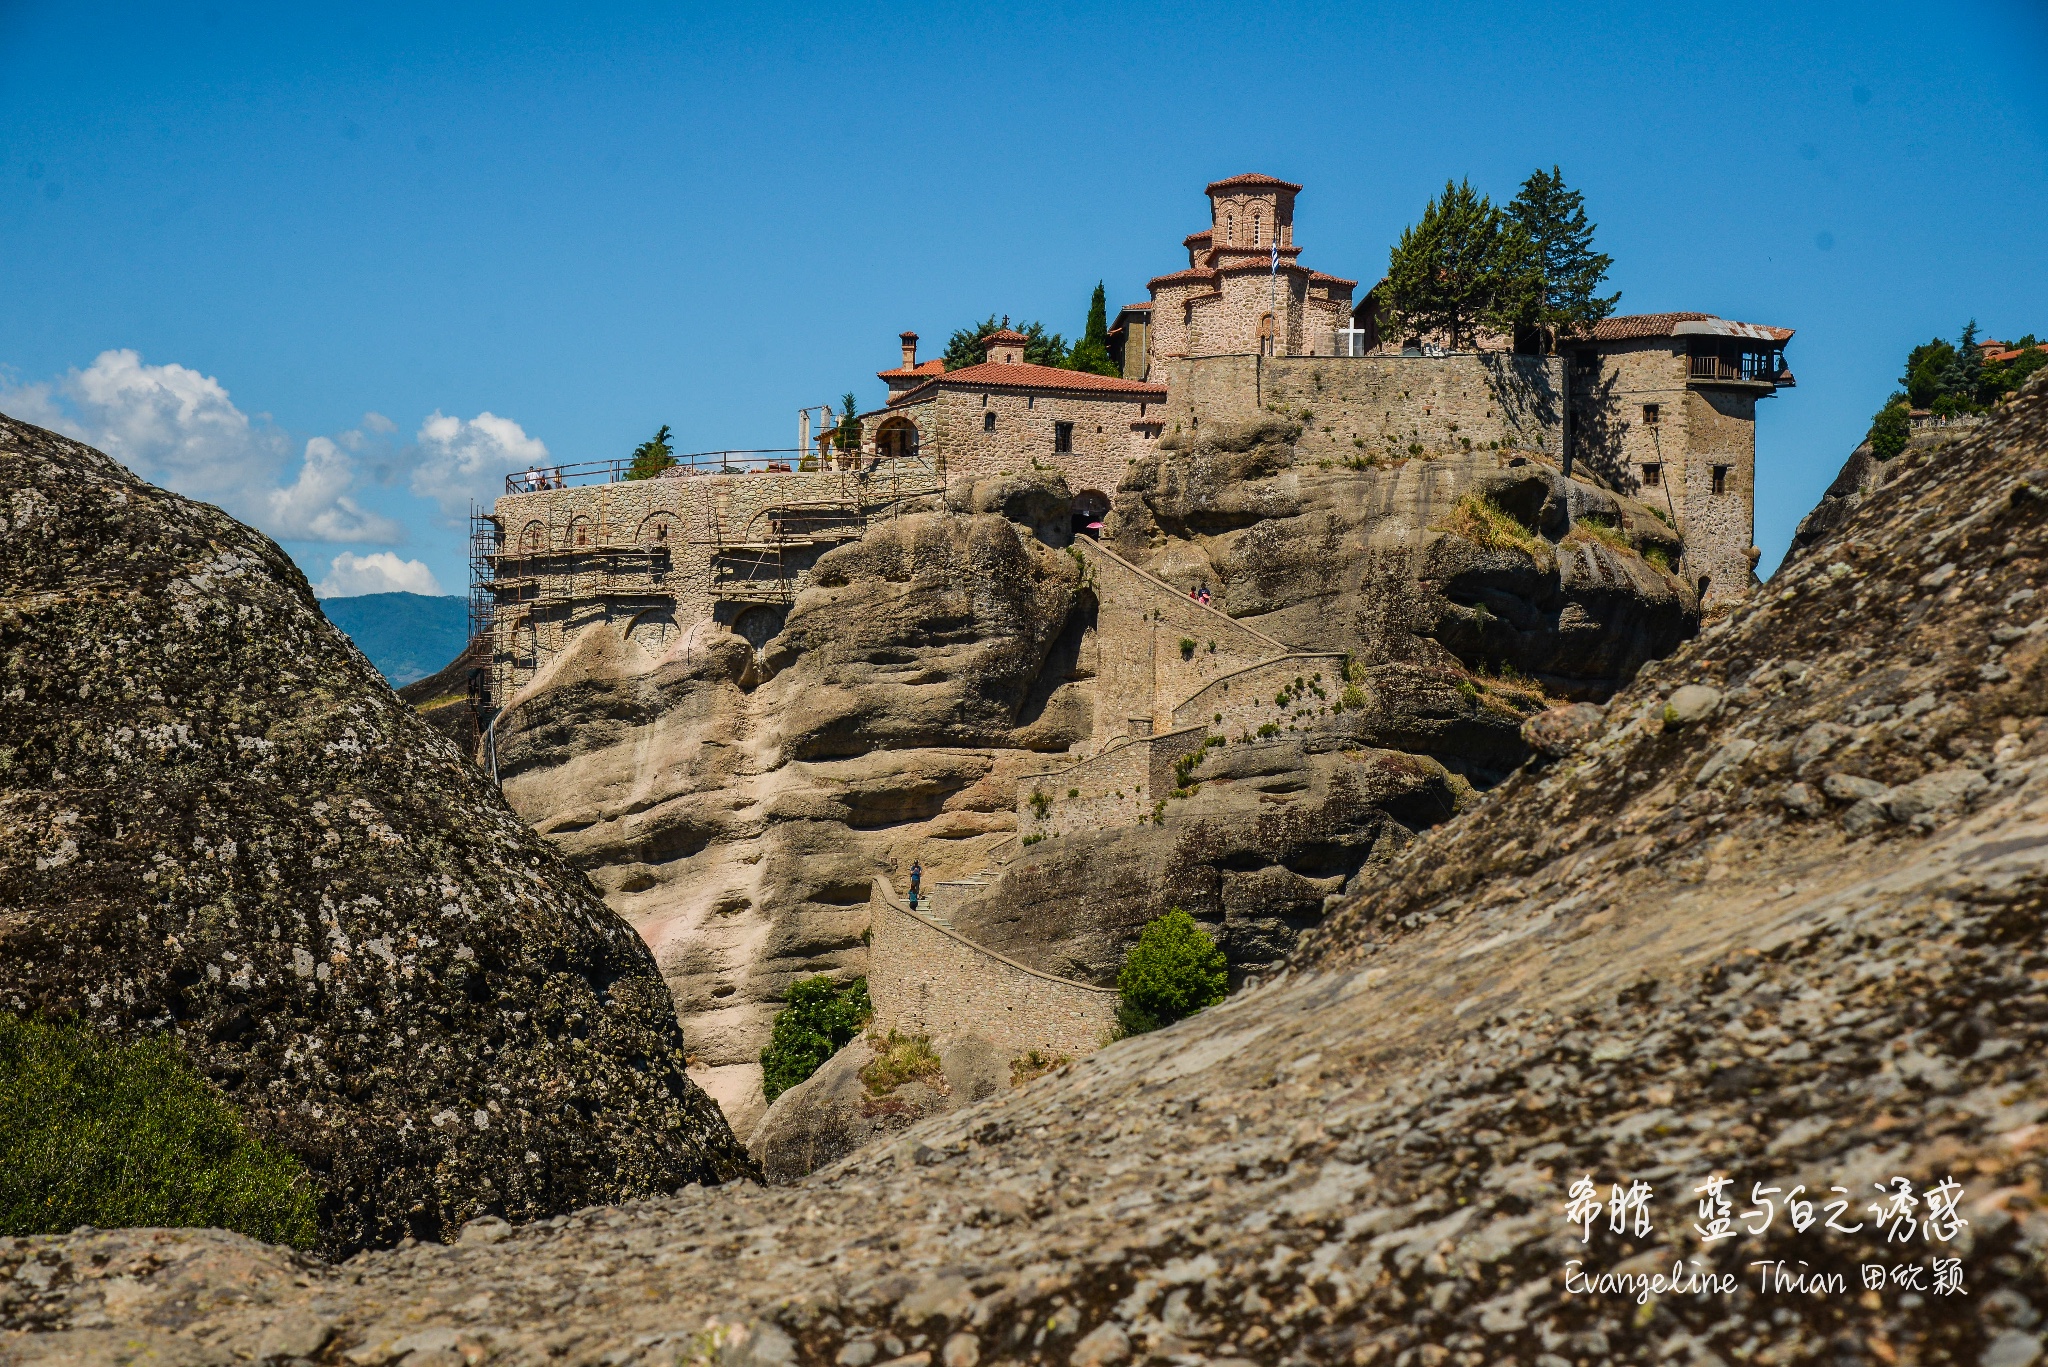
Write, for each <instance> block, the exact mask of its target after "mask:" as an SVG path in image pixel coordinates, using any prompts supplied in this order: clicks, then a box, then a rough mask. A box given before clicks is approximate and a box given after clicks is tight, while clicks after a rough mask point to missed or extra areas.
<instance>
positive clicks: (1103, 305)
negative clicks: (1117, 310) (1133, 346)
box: [1067, 280, 1121, 375]
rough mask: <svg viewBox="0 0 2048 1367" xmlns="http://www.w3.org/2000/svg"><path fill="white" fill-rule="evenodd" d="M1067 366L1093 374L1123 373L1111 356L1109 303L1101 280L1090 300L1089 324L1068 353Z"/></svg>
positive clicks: (1070, 368) (1096, 283) (1097, 283)
mask: <svg viewBox="0 0 2048 1367" xmlns="http://www.w3.org/2000/svg"><path fill="white" fill-rule="evenodd" d="M1067 368H1068V369H1069V370H1085V371H1087V372H1088V373H1089V374H1091V375H1116V374H1120V373H1121V372H1119V371H1118V370H1117V368H1116V362H1115V361H1113V360H1111V359H1110V356H1109V305H1108V302H1107V301H1106V299H1105V297H1104V295H1103V292H1102V282H1101V281H1100V280H1098V281H1096V282H1095V296H1094V298H1092V299H1090V300H1089V301H1088V326H1087V327H1086V328H1085V329H1084V330H1083V331H1082V333H1081V340H1080V341H1078V342H1076V343H1074V349H1073V350H1072V351H1070V352H1068V353H1067Z"/></svg>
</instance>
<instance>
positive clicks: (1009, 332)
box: [981, 328, 1031, 346]
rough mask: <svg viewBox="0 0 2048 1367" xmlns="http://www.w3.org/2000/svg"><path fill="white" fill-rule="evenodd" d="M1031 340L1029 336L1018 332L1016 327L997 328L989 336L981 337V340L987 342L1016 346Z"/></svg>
mask: <svg viewBox="0 0 2048 1367" xmlns="http://www.w3.org/2000/svg"><path fill="white" fill-rule="evenodd" d="M1030 340H1031V339H1030V338H1029V337H1026V336H1025V335H1024V334H1023V333H1021V332H1018V331H1017V330H1016V329H1015V328H997V329H996V330H995V331H994V332H991V333H990V334H988V336H986V337H983V338H981V341H982V342H983V343H985V344H991V345H992V344H998V343H1002V344H1007V345H1010V346H1015V345H1017V344H1019V343H1022V342H1029V341H1030Z"/></svg>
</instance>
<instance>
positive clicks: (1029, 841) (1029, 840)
mask: <svg viewBox="0 0 2048 1367" xmlns="http://www.w3.org/2000/svg"><path fill="white" fill-rule="evenodd" d="M1043 839H1045V837H1044V836H1042V835H1027V836H1025V837H1024V838H1023V839H1022V840H1020V841H1018V842H1017V843H1018V844H1020V845H1036V844H1037V843H1038V842H1039V841H1041V840H1043Z"/></svg>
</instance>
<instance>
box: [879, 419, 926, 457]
mask: <svg viewBox="0 0 2048 1367" xmlns="http://www.w3.org/2000/svg"><path fill="white" fill-rule="evenodd" d="M875 454H876V455H877V456H878V457H880V458H881V459H883V460H889V459H891V458H893V457H897V456H904V457H911V456H915V455H916V454H917V424H916V423H914V422H912V421H911V420H910V419H909V418H907V417H905V416H903V415H902V414H900V413H899V414H897V415H896V416H894V417H891V418H885V419H883V421H882V425H881V426H880V427H877V428H876V429H875Z"/></svg>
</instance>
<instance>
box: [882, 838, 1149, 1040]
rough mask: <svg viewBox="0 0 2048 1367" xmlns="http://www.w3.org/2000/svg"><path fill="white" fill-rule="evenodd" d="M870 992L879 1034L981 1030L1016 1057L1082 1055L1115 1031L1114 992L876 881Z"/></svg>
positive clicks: (983, 1035) (940, 1033)
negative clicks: (997, 946)
mask: <svg viewBox="0 0 2048 1367" xmlns="http://www.w3.org/2000/svg"><path fill="white" fill-rule="evenodd" d="M869 906H870V908H871V909H872V911H873V913H874V921H873V925H872V933H871V937H870V938H871V945H870V948H869V954H868V998H869V1000H870V1001H872V1002H873V1003H874V1008H875V1020H874V1025H875V1028H876V1029H877V1030H884V1031H887V1030H897V1031H901V1032H902V1033H903V1034H906V1035H929V1036H938V1035H948V1034H976V1035H980V1036H981V1037H982V1038H984V1039H986V1040H989V1041H990V1042H991V1043H993V1044H995V1045H996V1046H997V1047H998V1048H1000V1049H1004V1050H1007V1051H1009V1052H1011V1053H1013V1054H1022V1053H1024V1052H1026V1051H1027V1050H1031V1049H1037V1050H1040V1051H1049V1052H1053V1053H1060V1054H1067V1055H1070V1056H1076V1057H1078V1056H1079V1055H1082V1054H1089V1053H1093V1052H1094V1051H1095V1050H1097V1049H1099V1048H1101V1047H1102V1046H1103V1044H1104V1043H1105V1042H1107V1040H1108V1039H1109V1036H1110V1034H1111V1032H1113V1031H1114V1030H1115V1028H1116V990H1115V989H1114V988H1106V987H1092V986H1090V985H1089V984H1087V983H1079V982H1075V981H1073V980H1072V979H1069V978H1056V977H1053V976H1052V975H1051V974H1049V973H1040V972H1038V971H1037V970H1036V969H1031V968H1026V967H1025V966H1024V965H1023V964H1020V963H1018V962H1016V961H1015V960H1013V959H1007V958H1005V957H1003V956H1002V955H1000V954H996V953H993V952H991V951H989V950H986V949H983V948H982V947H981V946H979V945H977V944H974V943H973V942H972V941H969V940H966V939H963V938H961V937H960V936H959V935H956V934H954V933H953V932H952V931H950V930H947V929H946V928H945V927H943V926H940V925H938V924H936V923H935V922H932V921H928V920H926V919H925V918H924V917H922V916H919V915H918V914H917V913H915V912H913V911H911V910H910V908H908V907H906V906H905V905H903V903H902V902H901V901H899V900H898V899H897V897H896V890H895V888H893V887H891V886H890V884H889V881H888V879H886V878H883V877H881V876H879V875H877V877H876V878H875V883H874V893H873V895H872V898H871V900H870V901H869Z"/></svg>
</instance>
